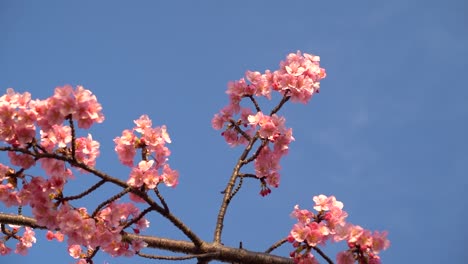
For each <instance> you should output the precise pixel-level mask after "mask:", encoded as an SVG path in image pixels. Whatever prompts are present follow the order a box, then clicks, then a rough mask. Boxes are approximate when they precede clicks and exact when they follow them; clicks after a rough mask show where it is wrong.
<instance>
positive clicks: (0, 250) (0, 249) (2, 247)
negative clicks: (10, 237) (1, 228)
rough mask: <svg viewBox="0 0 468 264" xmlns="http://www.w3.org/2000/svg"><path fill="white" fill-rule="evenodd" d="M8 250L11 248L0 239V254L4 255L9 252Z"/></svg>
mask: <svg viewBox="0 0 468 264" xmlns="http://www.w3.org/2000/svg"><path fill="white" fill-rule="evenodd" d="M10 252H11V248H9V247H7V246H6V245H5V243H4V242H3V241H2V240H0V255H2V256H5V255H8V254H10Z"/></svg>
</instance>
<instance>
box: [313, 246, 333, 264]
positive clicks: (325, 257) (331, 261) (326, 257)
mask: <svg viewBox="0 0 468 264" xmlns="http://www.w3.org/2000/svg"><path fill="white" fill-rule="evenodd" d="M312 248H313V249H314V250H315V251H317V253H319V255H320V256H322V258H323V259H325V260H326V261H327V262H328V264H333V260H331V259H330V258H329V257H328V256H327V255H325V253H323V251H322V250H321V249H320V248H318V247H312Z"/></svg>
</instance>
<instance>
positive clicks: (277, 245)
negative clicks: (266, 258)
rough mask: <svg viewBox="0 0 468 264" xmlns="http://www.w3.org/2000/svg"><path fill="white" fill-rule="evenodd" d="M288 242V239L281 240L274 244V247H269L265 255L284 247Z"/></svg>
mask: <svg viewBox="0 0 468 264" xmlns="http://www.w3.org/2000/svg"><path fill="white" fill-rule="evenodd" d="M287 241H288V238H287V237H286V238H283V239H281V240H279V241H278V242H276V243H274V244H273V245H271V247H269V248H268V249H267V250H265V253H271V252H272V251H273V250H275V249H277V248H279V247H280V246H282V245H283V244H284V243H286V242H287Z"/></svg>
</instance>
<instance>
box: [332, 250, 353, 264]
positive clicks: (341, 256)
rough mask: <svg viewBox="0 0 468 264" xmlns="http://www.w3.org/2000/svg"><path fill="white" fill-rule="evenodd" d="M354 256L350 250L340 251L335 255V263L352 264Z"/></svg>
mask: <svg viewBox="0 0 468 264" xmlns="http://www.w3.org/2000/svg"><path fill="white" fill-rule="evenodd" d="M354 262H355V260H354V256H353V253H351V252H350V251H348V250H347V251H341V252H339V253H338V255H336V263H337V264H354Z"/></svg>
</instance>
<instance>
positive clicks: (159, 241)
mask: <svg viewBox="0 0 468 264" xmlns="http://www.w3.org/2000/svg"><path fill="white" fill-rule="evenodd" d="M0 223H4V224H14V225H20V226H29V227H33V228H38V229H46V228H45V227H43V226H38V225H37V222H36V220H35V219H33V218H30V217H24V216H19V215H12V214H5V213H0ZM122 239H123V241H127V242H131V241H132V240H143V241H144V242H145V243H146V244H147V247H148V248H155V249H161V250H168V251H172V252H178V253H185V254H193V255H199V254H212V255H210V258H212V259H213V260H219V261H223V262H231V263H232V262H239V263H256V264H294V261H293V260H292V259H290V258H285V257H279V256H275V255H270V254H266V253H262V252H254V251H249V250H245V249H239V248H232V247H227V246H224V245H221V244H219V243H206V242H203V243H202V244H201V245H200V246H197V245H195V243H193V242H191V241H183V240H176V239H168V238H160V237H155V236H143V235H135V234H125V233H124V234H123V236H122Z"/></svg>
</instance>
